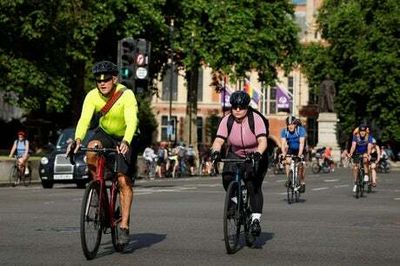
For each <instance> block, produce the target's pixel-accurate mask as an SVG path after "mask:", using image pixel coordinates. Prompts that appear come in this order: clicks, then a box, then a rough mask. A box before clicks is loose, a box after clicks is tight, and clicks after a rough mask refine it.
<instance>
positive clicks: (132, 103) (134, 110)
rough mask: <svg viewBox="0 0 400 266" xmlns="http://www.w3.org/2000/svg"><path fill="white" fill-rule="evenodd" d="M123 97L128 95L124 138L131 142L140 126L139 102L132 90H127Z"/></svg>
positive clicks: (125, 109) (125, 108)
mask: <svg viewBox="0 0 400 266" xmlns="http://www.w3.org/2000/svg"><path fill="white" fill-rule="evenodd" d="M121 97H126V102H125V107H124V119H125V123H126V130H125V134H124V138H123V140H124V141H126V142H128V143H129V144H130V143H131V141H132V138H133V136H134V135H135V132H136V129H137V126H138V118H137V114H138V104H137V101H136V97H135V94H133V92H132V91H131V90H125V92H124V95H122V96H121Z"/></svg>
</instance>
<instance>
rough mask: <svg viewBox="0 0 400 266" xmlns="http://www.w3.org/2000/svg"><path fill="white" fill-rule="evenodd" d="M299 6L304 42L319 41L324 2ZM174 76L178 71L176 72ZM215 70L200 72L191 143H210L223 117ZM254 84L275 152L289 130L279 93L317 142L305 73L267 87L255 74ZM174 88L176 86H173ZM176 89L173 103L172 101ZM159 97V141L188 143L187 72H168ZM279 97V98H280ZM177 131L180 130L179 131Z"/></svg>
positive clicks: (301, 1)
mask: <svg viewBox="0 0 400 266" xmlns="http://www.w3.org/2000/svg"><path fill="white" fill-rule="evenodd" d="M292 2H293V4H295V8H296V9H295V16H296V22H297V24H298V25H299V27H300V29H301V31H300V32H299V37H300V40H301V42H311V41H319V40H320V34H319V33H318V32H317V31H316V29H317V27H316V23H315V17H316V14H317V10H318V7H319V6H320V4H321V2H322V0H292ZM173 73H174V72H173ZM211 73H212V70H211V69H210V68H207V67H203V68H202V69H201V70H200V73H199V82H198V97H197V102H198V106H197V139H195V140H192V141H191V143H194V144H195V143H206V144H210V143H211V142H212V139H211V137H210V134H208V132H207V126H206V125H207V124H208V123H207V122H208V120H209V119H211V117H213V116H214V117H215V116H220V117H221V116H222V114H223V112H222V109H223V108H222V106H221V95H220V94H219V93H216V92H215V90H214V89H213V88H212V87H211V86H210V84H211V82H212V76H211ZM250 83H251V86H253V87H254V88H257V89H259V90H260V91H261V92H262V97H261V100H260V102H259V106H258V107H259V110H260V111H261V112H262V113H264V114H265V116H266V117H267V118H268V119H269V121H270V137H269V143H268V145H269V147H270V148H271V149H272V148H273V147H274V146H276V145H279V143H280V136H279V133H280V130H281V129H282V128H283V127H285V119H286V117H287V115H288V112H287V111H283V110H284V109H282V108H280V107H282V106H281V104H282V103H280V102H279V94H280V93H282V91H283V92H285V94H286V95H287V94H289V95H291V98H292V99H291V103H290V105H289V110H290V112H291V113H292V114H294V115H295V116H299V117H300V118H301V119H302V121H303V122H304V124H305V125H307V130H308V135H309V141H308V142H309V143H310V144H311V145H312V144H315V143H316V142H317V123H316V119H317V116H318V113H317V109H316V104H315V97H314V96H313V95H310V93H309V88H308V84H307V80H306V78H305V77H304V76H303V75H302V74H301V72H300V69H293V70H292V72H291V73H290V74H289V75H287V76H284V74H283V72H280V73H279V82H278V83H277V84H276V86H275V87H266V86H263V84H260V83H259V82H258V80H257V74H256V73H251V75H250ZM171 85H172V86H171ZM229 86H230V88H232V89H233V90H238V89H239V88H242V84H229ZM170 87H172V102H170V94H171V91H170V90H169V88H170ZM158 91H159V94H158V95H156V96H154V97H153V100H152V104H153V108H154V113H155V115H156V118H157V121H158V123H159V128H158V137H157V141H171V142H179V141H181V140H184V136H185V132H184V121H185V119H186V106H187V104H186V102H187V89H186V80H185V79H184V73H179V74H178V75H177V74H176V73H174V74H173V76H172V78H171V73H170V72H169V73H168V71H167V73H166V75H165V76H164V79H163V81H162V82H159V83H158ZM277 96H278V97H277ZM170 114H171V120H173V121H174V122H173V124H174V126H173V128H172V127H169V126H168V125H169V123H168V121H169V116H170ZM175 129H176V130H175Z"/></svg>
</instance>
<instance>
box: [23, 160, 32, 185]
mask: <svg viewBox="0 0 400 266" xmlns="http://www.w3.org/2000/svg"><path fill="white" fill-rule="evenodd" d="M27 167H28V171H29V173H28V174H27V175H25V174H24V177H23V180H24V182H23V183H24V186H26V187H27V186H29V185H30V184H31V182H32V168H31V167H30V166H29V165H28V166H27Z"/></svg>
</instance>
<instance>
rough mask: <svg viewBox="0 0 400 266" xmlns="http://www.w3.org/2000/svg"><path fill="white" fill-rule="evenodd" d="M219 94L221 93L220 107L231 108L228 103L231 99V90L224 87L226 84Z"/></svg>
mask: <svg viewBox="0 0 400 266" xmlns="http://www.w3.org/2000/svg"><path fill="white" fill-rule="evenodd" d="M220 93H221V106H223V107H231V103H230V102H229V99H230V97H231V94H232V90H231V89H230V88H229V87H228V86H227V85H226V83H225V86H224V87H223V88H222V90H221V92H220Z"/></svg>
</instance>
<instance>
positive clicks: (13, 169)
mask: <svg viewBox="0 0 400 266" xmlns="http://www.w3.org/2000/svg"><path fill="white" fill-rule="evenodd" d="M9 181H10V185H11V186H15V185H17V181H18V169H17V167H16V166H15V165H13V167H11V170H10V178H9Z"/></svg>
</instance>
